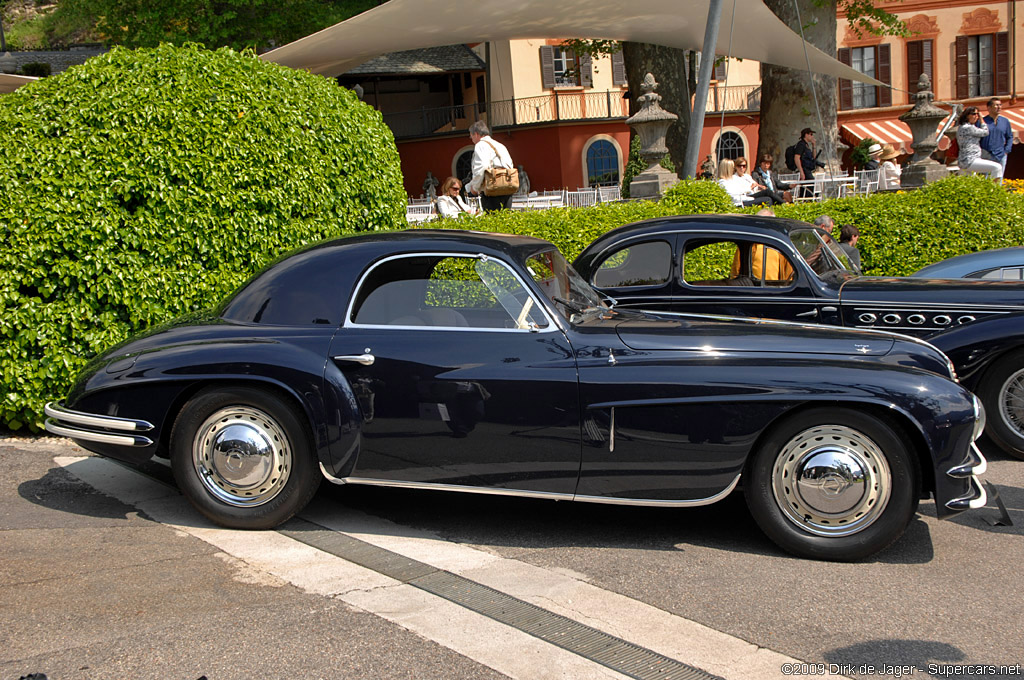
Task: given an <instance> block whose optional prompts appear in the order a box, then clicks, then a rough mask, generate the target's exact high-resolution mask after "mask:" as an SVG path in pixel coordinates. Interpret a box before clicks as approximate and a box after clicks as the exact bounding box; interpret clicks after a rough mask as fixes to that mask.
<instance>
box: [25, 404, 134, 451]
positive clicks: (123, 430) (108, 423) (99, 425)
mask: <svg viewBox="0 0 1024 680" xmlns="http://www.w3.org/2000/svg"><path fill="white" fill-rule="evenodd" d="M43 412H44V413H46V415H47V416H49V417H48V418H47V419H46V424H45V427H46V431H47V432H49V433H51V434H55V435H59V436H61V437H70V438H71V439H81V440H83V441H88V442H98V443H100V444H113V445H114V446H151V445H152V444H153V440H152V439H150V438H149V437H146V436H143V435H141V434H130V433H133V432H149V431H150V430H152V429H153V425H152V423H148V422H146V421H145V420H134V419H132V418H116V417H114V416H99V415H96V414H94V413H84V412H82V411H72V410H71V409H69V408H65V407H64V405H63V404H55V403H53V402H50V403H48V404H47V405H46V406H45V407H44V408H43Z"/></svg>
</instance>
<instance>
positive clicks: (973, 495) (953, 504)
mask: <svg viewBox="0 0 1024 680" xmlns="http://www.w3.org/2000/svg"><path fill="white" fill-rule="evenodd" d="M986 469H988V461H986V460H985V456H983V455H982V453H981V451H979V450H978V446H977V444H975V443H974V442H971V452H970V458H969V459H968V460H967V462H965V463H963V464H962V465H957V466H956V467H954V468H950V469H949V470H947V471H946V474H947V475H948V476H950V477H953V478H954V479H969V480H970V482H971V490H970V492H968V493H967V494H965V495H963V496H960V497H959V498H954V499H953V500H951V501H948V502H947V503H946V507H947V508H949V509H950V510H953V511H955V512H959V511H961V510H969V509H971V508H983V507H985V504H986V503H987V502H988V494H986V493H985V487H983V486H982V485H981V480H980V479H978V475H980V474H982V473H984V472H985V470H986Z"/></svg>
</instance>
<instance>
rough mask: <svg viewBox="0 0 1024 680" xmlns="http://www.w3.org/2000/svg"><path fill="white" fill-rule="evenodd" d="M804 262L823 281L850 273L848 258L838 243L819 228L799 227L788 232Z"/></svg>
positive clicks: (850, 267) (851, 268) (843, 276)
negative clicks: (799, 228)
mask: <svg viewBox="0 0 1024 680" xmlns="http://www.w3.org/2000/svg"><path fill="white" fill-rule="evenodd" d="M789 237H790V239H791V240H792V241H793V245H794V246H796V249H797V251H798V252H799V253H800V256H801V257H803V258H804V262H806V263H807V265H808V266H809V267H810V268H811V269H812V270H814V273H815V274H817V275H818V276H819V277H821V279H822V280H823V281H829V280H834V279H838V278H845V276H846V275H848V274H850V273H852V270H853V267H852V266H851V265H850V259H849V258H848V257H847V256H846V253H844V252H843V249H842V248H840V247H839V243H838V242H837V241H836V240H835V239H834V238H832V237H831V236H829V235H828V234H826V233H825V232H823V231H821V230H819V229H801V230H794V231H791V232H790V233H789Z"/></svg>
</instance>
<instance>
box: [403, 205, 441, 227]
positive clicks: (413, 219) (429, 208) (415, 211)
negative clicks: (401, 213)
mask: <svg viewBox="0 0 1024 680" xmlns="http://www.w3.org/2000/svg"><path fill="white" fill-rule="evenodd" d="M435 217H437V215H436V213H435V212H434V204H433V203H431V202H430V201H429V200H428V201H427V202H426V203H417V204H415V205H414V204H412V203H410V204H409V205H407V206H405V221H406V222H409V223H410V224H415V223H417V222H429V221H430V220H432V219H434V218H435Z"/></svg>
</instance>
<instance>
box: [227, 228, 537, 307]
mask: <svg viewBox="0 0 1024 680" xmlns="http://www.w3.org/2000/svg"><path fill="white" fill-rule="evenodd" d="M549 248H554V246H553V245H552V244H551V243H550V242H548V241H545V240H543V239H539V238H534V237H532V236H520V235H516V234H500V233H492V232H483V231H467V230H459V229H407V230H404V231H385V232H367V233H364V234H358V235H354V236H344V237H341V238H336V239H332V240H329V241H321V242H320V243H316V244H313V245H310V246H306V247H304V248H300V249H298V250H295V251H293V252H291V253H288V254H287V255H284V256H282V257H280V258H278V259H277V260H276V261H274V262H273V263H271V264H269V265H267V266H266V267H265V268H264V269H263V270H262V271H260V272H258V273H257V274H255V275H254V276H253V277H252V278H251V279H249V281H248V282H247V283H245V284H244V285H243V286H242V287H241V288H239V289H238V290H237V291H236V292H235V293H234V294H233V295H232V296H230V297H229V298H228V300H227V301H225V303H223V305H222V306H221V309H220V314H221V316H222V317H223V318H224V319H228V320H233V321H240V322H246V323H260V322H263V323H274V324H286V325H287V324H290V323H303V322H302V321H293V320H292V316H293V315H294V314H299V313H302V314H306V316H307V317H309V318H313V317H314V316H315V318H317V319H320V320H322V321H323V322H324V323H332V324H337V323H338V322H339V321H340V313H341V311H342V307H341V302H343V301H347V300H348V297H349V294H350V292H351V291H352V289H353V287H354V285H355V283H356V281H357V280H358V278H359V276H360V275H361V274H362V272H363V271H365V270H366V269H367V268H369V267H370V266H371V265H372V264H373V263H374V262H376V261H378V260H380V259H382V258H386V257H389V256H391V255H396V254H400V253H401V254H416V253H424V254H428V253H437V252H450V253H460V254H461V253H465V254H468V255H477V254H482V255H489V256H492V257H502V256H504V257H505V258H506V259H508V260H510V261H513V262H516V261H518V262H522V261H525V260H526V259H527V258H528V257H530V256H531V255H533V254H535V253H536V252H538V251H540V250H546V249H549ZM295 296H298V297H300V298H302V300H301V301H300V300H298V299H297V298H296V297H295ZM307 309H315V310H316V313H315V314H312V315H311V314H307V313H306V311H305V310H307ZM317 323H320V321H317Z"/></svg>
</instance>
